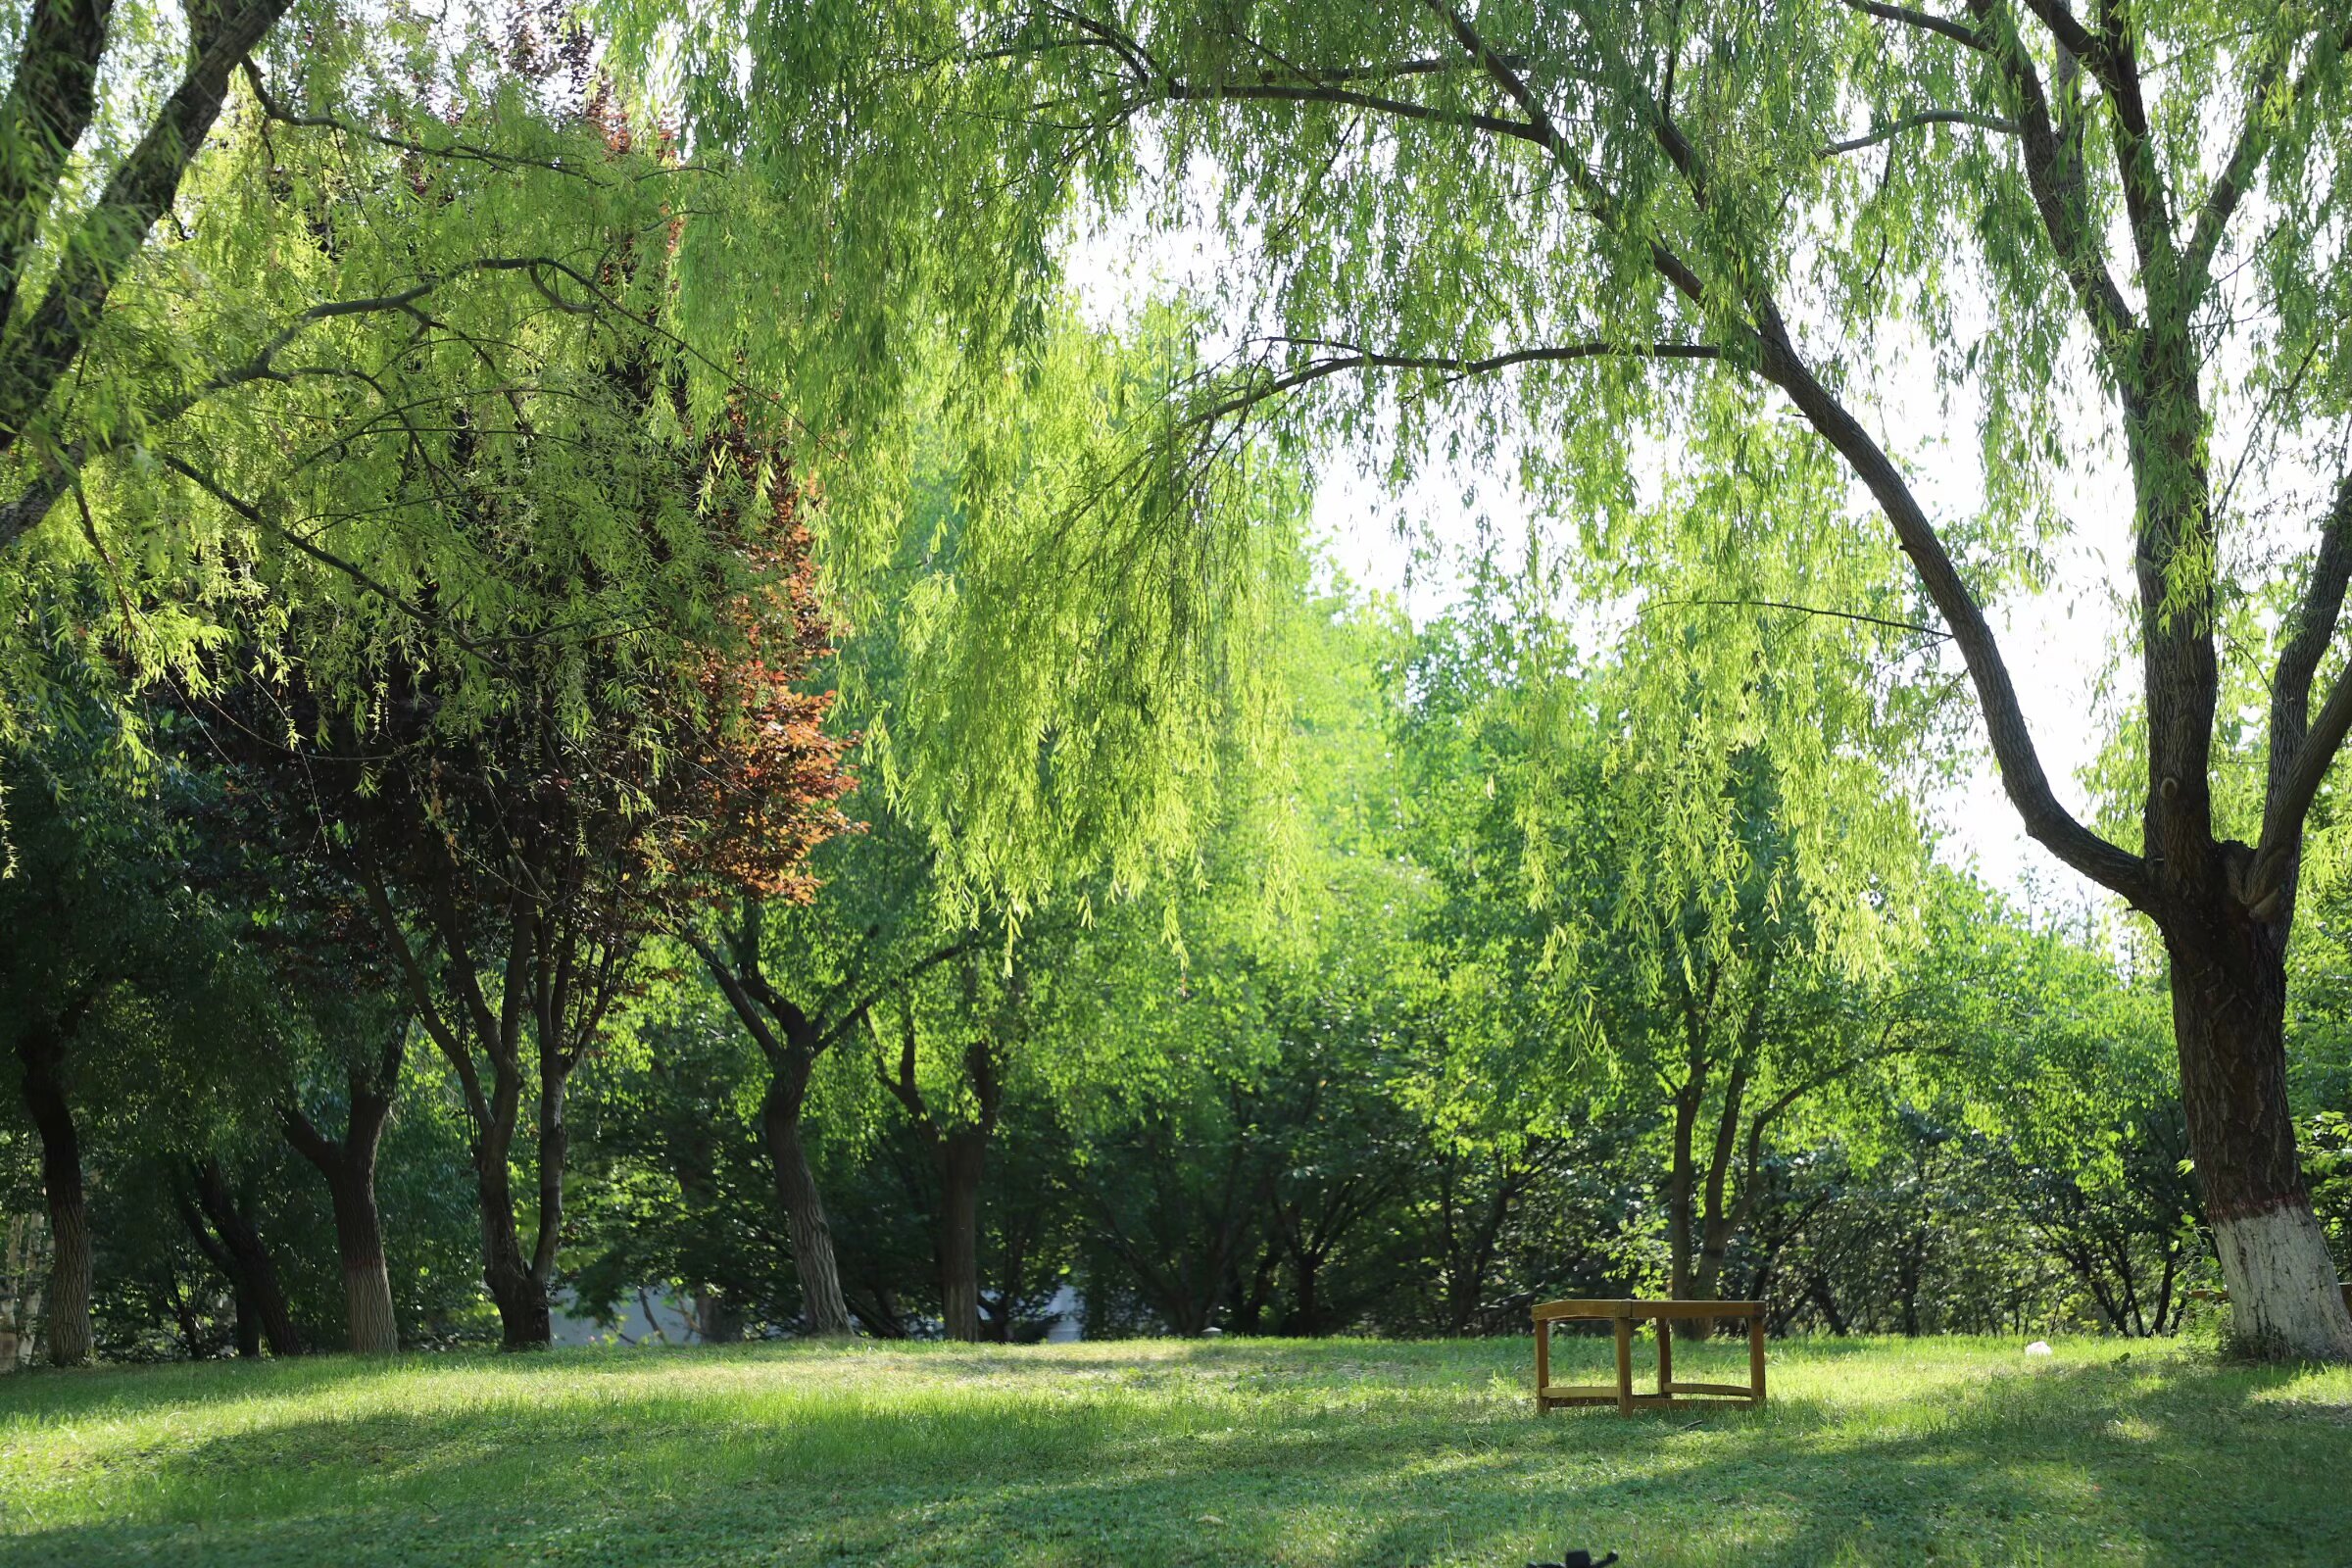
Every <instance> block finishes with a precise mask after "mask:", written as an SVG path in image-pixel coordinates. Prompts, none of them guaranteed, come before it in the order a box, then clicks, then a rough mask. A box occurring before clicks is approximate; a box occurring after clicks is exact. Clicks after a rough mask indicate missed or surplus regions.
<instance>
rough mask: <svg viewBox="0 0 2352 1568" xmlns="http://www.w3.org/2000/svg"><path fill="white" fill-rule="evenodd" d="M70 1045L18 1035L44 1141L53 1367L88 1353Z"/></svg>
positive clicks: (83, 1202) (85, 1211)
mask: <svg viewBox="0 0 2352 1568" xmlns="http://www.w3.org/2000/svg"><path fill="white" fill-rule="evenodd" d="M64 1057H65V1045H64V1042H62V1041H60V1040H59V1039H58V1038H57V1037H56V1036H55V1035H54V1034H52V1033H47V1032H44V1031H41V1030H38V1029H35V1030H31V1031H27V1032H26V1033H25V1034H23V1035H21V1036H19V1037H18V1042H17V1058H18V1060H19V1061H20V1062H21V1063H22V1064H23V1066H24V1086H25V1113H26V1114H27V1116H29V1117H30V1119H31V1121H32V1125H33V1130H34V1131H35V1132H36V1133H38V1134H39V1135H40V1140H41V1190H42V1193H43V1196H44V1197H45V1198H46V1199H47V1201H48V1204H49V1300H48V1322H47V1338H48V1342H49V1363H50V1365H52V1366H81V1365H84V1364H86V1363H87V1362H88V1361H89V1359H90V1348H91V1345H90V1215H89V1203H88V1199H87V1198H86V1197H85V1195H84V1194H83V1192H82V1184H81V1137H80V1134H79V1133H78V1132H77V1131H76V1130H75V1128H74V1126H73V1107H72V1106H71V1105H69V1104H68V1103H66V1094H65V1086H64V1084H63V1082H62V1078H63V1068H64V1064H65V1063H64Z"/></svg>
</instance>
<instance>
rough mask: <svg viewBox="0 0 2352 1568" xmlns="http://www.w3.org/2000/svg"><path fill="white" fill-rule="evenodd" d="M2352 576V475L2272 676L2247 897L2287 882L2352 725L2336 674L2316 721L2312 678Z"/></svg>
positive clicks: (2323, 531) (2265, 895)
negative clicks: (2265, 776) (2266, 765)
mask: <svg viewBox="0 0 2352 1568" xmlns="http://www.w3.org/2000/svg"><path fill="white" fill-rule="evenodd" d="M2348 582H2352V474H2346V475H2345V476H2344V478H2343V480H2342V481H2341V482H2340V483H2338V484H2337V486H2336V490H2335V504H2334V506H2332V507H2331V508H2329V509H2328V513H2327V518H2326V519H2325V520H2324V521H2323V522H2322V523H2321V525H2320V543H2319V548H2318V549H2317V550H2316V551H2314V552H2313V554H2312V562H2311V576H2310V578H2309V580H2308V581H2306V583H2305V584H2304V588H2303V601H2302V603H2301V604H2300V605H2298V606H2297V607H2296V608H2295V615H2294V621H2293V624H2292V625H2291V627H2290V628H2289V630H2288V634H2287V638H2286V642H2285V645H2284V646H2283V647H2281V648H2280V649H2279V651H2278V671H2277V673H2276V674H2275V675H2274V677H2273V678H2272V682H2271V756H2270V778H2269V781H2268V785H2267V788H2266V789H2265V791H2264V796H2263V810H2262V843H2261V846H2260V848H2259V849H2257V850H2256V852H2255V856H2254V865H2253V869H2252V872H2251V874H2250V875H2249V876H2248V878H2247V884H2246V888H2245V897H2246V902H2247V903H2248V904H2249V905H2251V906H2254V907H2261V906H2262V905H2263V904H2264V902H2265V901H2267V900H2268V899H2269V898H2270V896H2271V895H2272V894H2273V893H2275V892H2277V891H2278V890H2279V889H2280V888H2283V887H2285V886H2286V885H2287V883H2288V881H2289V879H2290V874H2291V871H2292V868H2293V865H2294V862H2295V860H2296V858H2297V852H2298V850H2299V848H2300V846H2301V843H2302V838H2303V819H2304V817H2305V816H2307V815H2308V814H2309V813H2310V810H2311V803H2312V801H2313V799H2314V798H2315V797H2317V795H2318V794H2319V788H2320V782H2321V780H2322V779H2324V778H2325V777H2326V776H2327V768H2328V766H2329V764H2330V763H2332V762H2333V761H2334V760H2335V754H2336V752H2337V751H2338V750H2339V749H2341V747H2342V746H2343V743H2344V736H2345V733H2346V728H2347V726H2352V697H2348V696H2347V695H2346V685H2347V682H2346V680H2345V678H2344V677H2343V676H2342V675H2339V676H2337V677H2336V683H2335V687H2334V689H2333V690H2332V691H2330V692H2329V693H2328V696H2327V704H2326V705H2325V706H2324V707H2323V708H2322V709H2321V710H2320V718H2319V722H2318V724H2317V725H2313V724H2311V723H2310V722H2309V714H2310V710H2311V686H2312V680H2313V677H2314V676H2315V675H2317V674H2318V672H2319V667H2320V660H2321V658H2322V657H2323V656H2324V655H2325V654H2326V653H2327V645H2328V644H2329V642H2331V641H2332V640H2333V639H2334V636H2335V623H2336V618H2337V616H2338V615H2339V614H2341V613H2342V611H2343V608H2344V591H2345V586H2346V584H2347V583H2348Z"/></svg>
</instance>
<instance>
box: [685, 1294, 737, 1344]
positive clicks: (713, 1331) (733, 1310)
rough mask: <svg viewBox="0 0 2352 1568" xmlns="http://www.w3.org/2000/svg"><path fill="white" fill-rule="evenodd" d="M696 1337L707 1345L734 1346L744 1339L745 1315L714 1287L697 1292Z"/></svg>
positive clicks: (695, 1300)
mask: <svg viewBox="0 0 2352 1568" xmlns="http://www.w3.org/2000/svg"><path fill="white" fill-rule="evenodd" d="M694 1337H695V1338H696V1339H698V1340H700V1341H702V1343H703V1344H705V1345H734V1344H738V1343H739V1342H741V1340H742V1339H743V1313H742V1312H741V1311H740V1310H738V1309H737V1307H736V1305H735V1303H734V1302H733V1301H730V1300H729V1299H727V1297H726V1293H725V1292H723V1291H721V1290H719V1289H718V1287H716V1286H714V1285H706V1286H704V1287H703V1288H702V1289H701V1290H699V1291H697V1292H695V1295H694Z"/></svg>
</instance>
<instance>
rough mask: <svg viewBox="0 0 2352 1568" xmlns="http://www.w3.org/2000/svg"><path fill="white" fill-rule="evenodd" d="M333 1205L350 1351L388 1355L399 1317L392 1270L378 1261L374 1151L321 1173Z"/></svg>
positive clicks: (350, 1155) (351, 1155)
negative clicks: (348, 1326)
mask: <svg viewBox="0 0 2352 1568" xmlns="http://www.w3.org/2000/svg"><path fill="white" fill-rule="evenodd" d="M326 1183H327V1192H328V1193H329V1194H330V1195H331V1196H332V1197H333V1199H334V1205H335V1250H336V1251H337V1252H338V1253H339V1254H340V1255H341V1257H342V1262H343V1299H344V1303H345V1305H346V1308H347V1309H348V1312H349V1315H350V1327H351V1349H352V1353H353V1354H355V1355H390V1354H392V1353H393V1352H394V1351H396V1350H398V1349H399V1348H400V1319H399V1317H398V1315H397V1314H396V1313H395V1312H394V1311H393V1307H392V1275H391V1270H390V1269H389V1268H388V1267H387V1266H386V1264H385V1262H384V1228H383V1218H382V1216H381V1215H380V1214H379V1213H378V1212H377V1210H376V1206H375V1151H374V1149H373V1148H372V1147H370V1148H369V1149H368V1153H367V1157H366V1158H365V1159H364V1160H363V1159H361V1158H359V1157H358V1154H357V1152H356V1151H350V1150H347V1152H346V1155H345V1158H344V1159H343V1160H341V1161H339V1162H338V1163H337V1166H336V1167H335V1168H333V1169H330V1170H329V1171H328V1172H327V1173H326Z"/></svg>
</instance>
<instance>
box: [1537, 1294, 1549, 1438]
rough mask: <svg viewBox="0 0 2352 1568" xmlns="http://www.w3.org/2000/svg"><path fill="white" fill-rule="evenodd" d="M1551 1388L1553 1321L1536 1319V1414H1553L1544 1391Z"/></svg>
mask: <svg viewBox="0 0 2352 1568" xmlns="http://www.w3.org/2000/svg"><path fill="white" fill-rule="evenodd" d="M1550 1387H1551V1320H1550V1319H1549V1318H1538V1319H1536V1414H1538V1415H1549V1414H1551V1401H1550V1400H1549V1399H1546V1398H1545V1397H1544V1390H1545V1389H1548V1388H1550Z"/></svg>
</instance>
